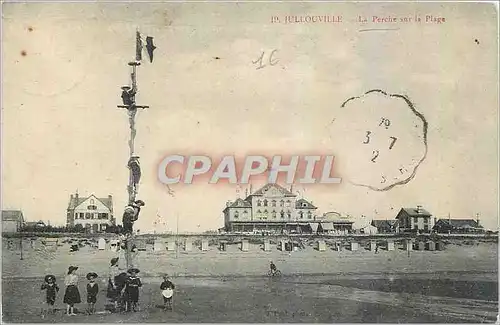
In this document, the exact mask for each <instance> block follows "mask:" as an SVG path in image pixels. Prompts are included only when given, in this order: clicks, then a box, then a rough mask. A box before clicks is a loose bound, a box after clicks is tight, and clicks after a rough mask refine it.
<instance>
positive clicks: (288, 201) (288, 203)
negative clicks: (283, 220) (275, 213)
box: [286, 200, 290, 208]
mask: <svg viewBox="0 0 500 325" xmlns="http://www.w3.org/2000/svg"><path fill="white" fill-rule="evenodd" d="M286 206H287V208H289V207H290V200H286Z"/></svg>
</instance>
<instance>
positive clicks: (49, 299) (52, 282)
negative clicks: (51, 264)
mask: <svg viewBox="0 0 500 325" xmlns="http://www.w3.org/2000/svg"><path fill="white" fill-rule="evenodd" d="M41 290H45V293H46V303H47V309H46V310H44V311H43V313H42V317H45V314H46V313H51V314H53V313H54V303H55V302H56V294H57V292H59V286H58V285H57V283H56V277H55V276H53V275H52V274H49V275H46V276H45V283H44V284H42V288H41Z"/></svg>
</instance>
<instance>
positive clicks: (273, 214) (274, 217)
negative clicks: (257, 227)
mask: <svg viewBox="0 0 500 325" xmlns="http://www.w3.org/2000/svg"><path fill="white" fill-rule="evenodd" d="M271 216H272V217H273V219H276V211H273V212H272V213H271Z"/></svg>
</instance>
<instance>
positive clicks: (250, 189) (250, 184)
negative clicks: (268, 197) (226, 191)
mask: <svg viewBox="0 0 500 325" xmlns="http://www.w3.org/2000/svg"><path fill="white" fill-rule="evenodd" d="M249 195H252V184H250V194H249Z"/></svg>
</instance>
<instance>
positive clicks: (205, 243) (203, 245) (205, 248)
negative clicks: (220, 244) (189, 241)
mask: <svg viewBox="0 0 500 325" xmlns="http://www.w3.org/2000/svg"><path fill="white" fill-rule="evenodd" d="M201 250H202V251H203V252H205V251H208V240H206V239H203V240H202V241H201Z"/></svg>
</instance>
